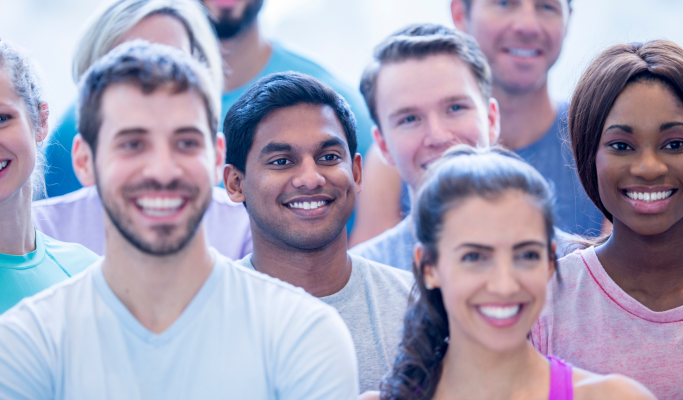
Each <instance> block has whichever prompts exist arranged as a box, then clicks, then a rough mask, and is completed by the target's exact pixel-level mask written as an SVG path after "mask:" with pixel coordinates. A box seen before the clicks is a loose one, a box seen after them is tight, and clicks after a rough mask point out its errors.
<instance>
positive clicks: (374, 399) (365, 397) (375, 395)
mask: <svg viewBox="0 0 683 400" xmlns="http://www.w3.org/2000/svg"><path fill="white" fill-rule="evenodd" d="M358 400H379V392H376V391H371V392H365V393H363V394H361V395H360V397H359V398H358Z"/></svg>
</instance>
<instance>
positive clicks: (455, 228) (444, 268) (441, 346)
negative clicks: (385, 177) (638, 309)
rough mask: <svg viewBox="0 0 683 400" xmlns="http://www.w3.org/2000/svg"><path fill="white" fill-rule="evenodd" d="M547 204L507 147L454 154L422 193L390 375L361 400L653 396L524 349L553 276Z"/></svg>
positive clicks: (540, 185) (545, 192)
mask: <svg viewBox="0 0 683 400" xmlns="http://www.w3.org/2000/svg"><path fill="white" fill-rule="evenodd" d="M552 204H553V197H552V194H551V192H550V189H549V188H548V184H547V183H546V181H545V180H544V179H543V177H542V176H541V175H540V174H539V173H538V172H537V171H536V170H535V169H533V168H532V167H531V166H529V165H528V164H526V163H525V162H524V161H522V160H521V159H520V158H519V157H518V156H516V155H514V154H512V153H511V152H509V151H507V150H502V149H493V150H484V149H474V148H472V147H469V146H465V145H460V146H456V147H454V148H452V149H451V150H449V151H448V152H447V153H446V154H444V156H443V158H442V159H441V160H440V161H438V162H437V163H435V164H434V166H433V167H432V168H431V171H430V172H429V174H428V176H427V179H426V180H425V182H424V183H423V184H422V187H421V189H420V191H419V192H418V198H417V203H416V213H415V215H414V218H415V230H416V235H417V238H418V239H419V244H418V245H417V247H416V249H415V257H414V258H415V261H414V265H413V272H414V274H415V278H416V289H415V293H414V301H413V302H412V303H411V306H410V307H409V309H408V311H407V313H406V316H405V327H404V333H403V340H402V342H401V345H400V350H399V355H398V357H397V358H396V360H395V362H394V366H393V370H392V372H391V373H390V374H389V375H388V376H386V377H385V379H384V380H383V382H382V384H381V388H380V393H379V394H377V393H375V394H370V393H368V394H365V395H364V397H363V398H364V399H372V398H375V399H377V398H380V399H382V400H412V399H415V400H418V399H419V400H423V399H425V400H426V399H442V400H445V399H449V400H450V399H468V400H472V399H550V400H571V399H605V398H608V399H617V398H618V399H622V400H624V399H625V400H629V399H653V398H654V396H652V395H651V394H650V393H649V392H648V391H647V389H645V388H644V387H642V386H641V385H640V384H638V383H636V382H635V381H632V380H630V379H628V378H625V377H622V376H615V375H611V376H601V375H596V374H593V373H590V372H587V371H584V370H581V369H578V368H574V367H572V366H571V364H568V363H565V362H564V361H562V360H560V359H558V358H555V357H552V356H549V357H544V356H542V355H541V354H540V353H539V352H538V351H536V350H535V349H534V348H533V346H532V345H531V343H529V341H528V340H527V337H528V335H529V331H530V330H531V327H532V325H533V324H534V322H535V321H536V319H537V318H538V315H539V314H540V312H541V309H542V308H543V305H544V303H545V298H546V286H547V282H548V281H549V280H550V279H551V278H552V277H553V274H554V271H555V248H556V244H555V241H554V239H553V234H554V232H553V217H552V215H553V214H552Z"/></svg>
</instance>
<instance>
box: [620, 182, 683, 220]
mask: <svg viewBox="0 0 683 400" xmlns="http://www.w3.org/2000/svg"><path fill="white" fill-rule="evenodd" d="M620 192H621V194H622V196H624V197H625V198H626V201H627V202H628V203H629V205H631V207H632V208H633V209H635V211H636V212H639V213H645V214H655V213H660V212H663V211H664V210H666V208H667V207H668V206H669V203H671V198H672V197H673V195H674V194H676V192H678V189H675V188H672V187H642V186H640V187H629V188H625V189H621V190H620Z"/></svg>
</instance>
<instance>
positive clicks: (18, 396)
mask: <svg viewBox="0 0 683 400" xmlns="http://www.w3.org/2000/svg"><path fill="white" fill-rule="evenodd" d="M20 304H21V303H20ZM19 307H21V305H20V306H17V307H15V308H14V309H11V310H9V311H8V312H7V313H5V314H4V315H2V317H0V399H13V400H29V399H30V400H44V399H52V398H54V395H53V390H52V388H53V382H52V375H51V373H50V369H49V365H50V363H49V357H48V356H47V355H48V354H49V351H48V346H47V344H46V343H45V342H44V341H43V340H42V338H43V337H44V336H43V335H42V334H41V333H40V329H39V325H38V323H37V321H36V319H35V318H34V316H32V315H30V313H29V312H28V311H27V309H26V308H19Z"/></svg>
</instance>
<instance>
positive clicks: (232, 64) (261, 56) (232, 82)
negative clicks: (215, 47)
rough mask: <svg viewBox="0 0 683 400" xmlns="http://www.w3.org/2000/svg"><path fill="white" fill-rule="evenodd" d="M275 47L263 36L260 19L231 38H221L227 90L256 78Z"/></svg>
mask: <svg viewBox="0 0 683 400" xmlns="http://www.w3.org/2000/svg"><path fill="white" fill-rule="evenodd" d="M272 49H273V47H272V46H271V45H270V43H268V41H267V40H266V39H265V38H264V37H263V36H261V30H260V28H259V24H258V21H255V22H254V23H253V24H252V25H251V26H250V27H249V28H247V29H246V30H244V31H243V32H240V33H239V34H238V35H237V36H235V37H232V38H230V39H223V40H221V54H222V55H223V62H224V64H225V67H226V68H227V70H228V71H229V72H227V73H226V79H225V88H224V89H225V91H230V90H233V89H235V88H238V87H240V86H242V85H244V84H245V83H247V82H249V81H250V80H252V79H254V77H256V76H257V75H258V74H259V72H261V70H262V69H263V67H264V66H265V65H266V63H267V62H268V59H269V58H270V53H271V51H272Z"/></svg>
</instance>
